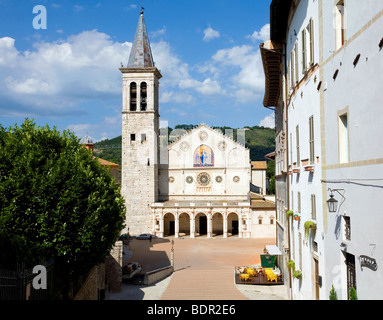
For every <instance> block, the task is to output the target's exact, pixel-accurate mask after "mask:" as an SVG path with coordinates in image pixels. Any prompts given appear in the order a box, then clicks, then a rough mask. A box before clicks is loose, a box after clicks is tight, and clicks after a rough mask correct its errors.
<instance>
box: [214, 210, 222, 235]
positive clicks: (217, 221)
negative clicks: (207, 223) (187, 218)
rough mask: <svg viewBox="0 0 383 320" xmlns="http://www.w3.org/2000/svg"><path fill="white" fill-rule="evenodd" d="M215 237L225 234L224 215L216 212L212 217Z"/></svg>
mask: <svg viewBox="0 0 383 320" xmlns="http://www.w3.org/2000/svg"><path fill="white" fill-rule="evenodd" d="M212 227H213V236H218V235H222V234H223V214H222V213H221V212H214V213H213V216H212Z"/></svg>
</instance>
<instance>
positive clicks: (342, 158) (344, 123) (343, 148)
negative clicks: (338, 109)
mask: <svg viewBox="0 0 383 320" xmlns="http://www.w3.org/2000/svg"><path fill="white" fill-rule="evenodd" d="M338 122H339V124H338V128H339V129H338V130H339V133H338V135H339V163H347V162H349V134H348V115H347V113H346V114H343V115H341V116H339V121H338Z"/></svg>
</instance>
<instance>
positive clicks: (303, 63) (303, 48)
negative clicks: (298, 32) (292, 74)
mask: <svg viewBox="0 0 383 320" xmlns="http://www.w3.org/2000/svg"><path fill="white" fill-rule="evenodd" d="M306 55H307V49H306V31H305V29H303V31H302V73H303V74H304V73H305V72H306V69H307V61H306Z"/></svg>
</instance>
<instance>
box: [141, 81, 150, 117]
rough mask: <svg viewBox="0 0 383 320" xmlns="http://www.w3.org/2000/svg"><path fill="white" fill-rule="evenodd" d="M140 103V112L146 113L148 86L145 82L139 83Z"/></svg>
mask: <svg viewBox="0 0 383 320" xmlns="http://www.w3.org/2000/svg"><path fill="white" fill-rule="evenodd" d="M140 103H141V109H140V110H141V111H146V109H147V106H148V86H147V84H146V82H142V83H141V90H140Z"/></svg>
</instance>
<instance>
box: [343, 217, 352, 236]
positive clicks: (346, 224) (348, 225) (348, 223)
mask: <svg viewBox="0 0 383 320" xmlns="http://www.w3.org/2000/svg"><path fill="white" fill-rule="evenodd" d="M343 221H344V238H345V240H348V241H350V240H351V220H350V217H346V216H343Z"/></svg>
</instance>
